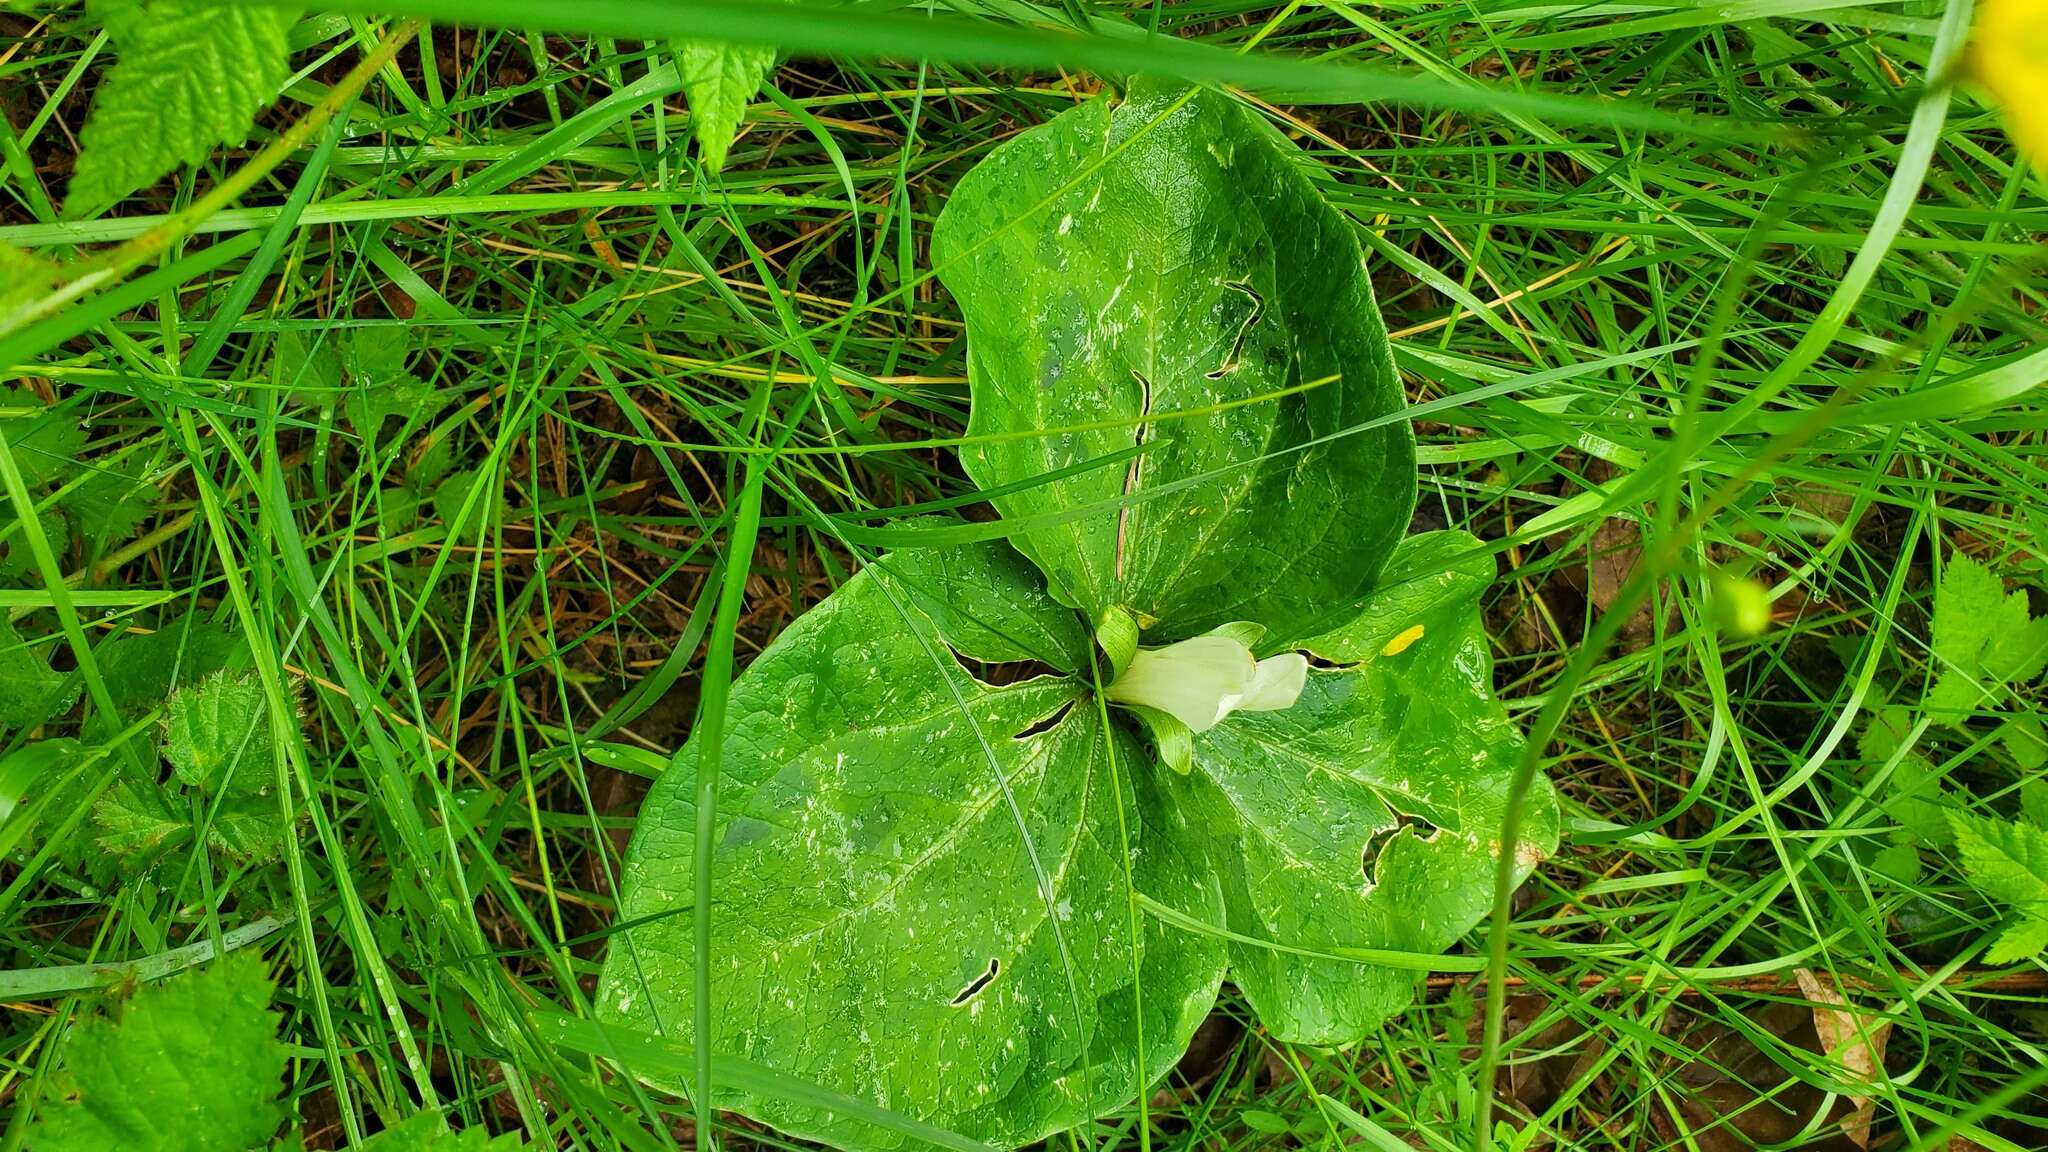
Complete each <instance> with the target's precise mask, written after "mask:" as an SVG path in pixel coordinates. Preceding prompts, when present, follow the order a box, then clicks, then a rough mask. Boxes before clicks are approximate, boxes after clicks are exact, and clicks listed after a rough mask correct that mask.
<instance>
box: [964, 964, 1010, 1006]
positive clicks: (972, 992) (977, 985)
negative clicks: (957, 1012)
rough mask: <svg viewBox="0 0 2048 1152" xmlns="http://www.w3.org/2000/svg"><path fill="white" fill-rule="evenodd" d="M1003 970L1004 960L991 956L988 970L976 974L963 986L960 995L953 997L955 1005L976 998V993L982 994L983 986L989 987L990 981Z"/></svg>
mask: <svg viewBox="0 0 2048 1152" xmlns="http://www.w3.org/2000/svg"><path fill="white" fill-rule="evenodd" d="M1002 971H1003V962H1002V961H1001V960H998V959H996V958H995V957H993V956H991V957H989V958H988V971H986V972H983V973H982V974H981V975H979V976H976V977H975V978H974V979H973V980H971V981H969V982H968V985H967V987H965V988H962V989H961V990H960V993H959V995H957V996H954V997H953V1007H955V1008H958V1007H960V1006H961V1005H962V1004H965V1003H967V1002H968V1001H969V1000H972V999H974V998H975V996H976V995H978V994H980V992H981V990H982V989H983V988H986V987H988V985H989V981H991V980H994V979H995V978H996V977H997V976H1000V975H1002Z"/></svg>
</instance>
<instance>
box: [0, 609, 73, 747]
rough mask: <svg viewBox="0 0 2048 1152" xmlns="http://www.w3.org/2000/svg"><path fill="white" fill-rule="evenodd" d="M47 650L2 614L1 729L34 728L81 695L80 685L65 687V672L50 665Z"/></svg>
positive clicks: (0, 619)
mask: <svg viewBox="0 0 2048 1152" xmlns="http://www.w3.org/2000/svg"><path fill="white" fill-rule="evenodd" d="M48 650H49V649H48V647H47V646H46V645H36V644H31V643H29V642H28V641H26V640H24V639H22V638H21V635H20V634H19V633H17V632H16V631H15V630H14V625H13V624H11V623H9V622H8V621H7V620H6V619H5V618H4V617H0V731H12V730H15V729H21V728H32V727H34V726H35V725H37V724H41V723H42V722H43V721H45V720H48V719H49V718H50V717H52V716H54V715H56V714H58V713H60V712H62V711H64V710H65V709H66V708H69V707H70V706H71V702H72V701H73V700H75V699H77V698H78V689H77V686H76V685H75V684H74V685H73V686H72V687H70V688H66V687H65V686H64V681H65V676H64V674H63V673H62V672H58V671H55V670H54V669H52V668H51V667H50V663H49V660H48V658H47V657H46V656H44V653H45V652H46V651H48Z"/></svg>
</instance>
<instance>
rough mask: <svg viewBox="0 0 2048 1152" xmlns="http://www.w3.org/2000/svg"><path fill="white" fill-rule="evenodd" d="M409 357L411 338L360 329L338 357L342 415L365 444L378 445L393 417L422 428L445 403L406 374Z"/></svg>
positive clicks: (434, 391) (402, 331) (377, 329)
mask: <svg viewBox="0 0 2048 1152" xmlns="http://www.w3.org/2000/svg"><path fill="white" fill-rule="evenodd" d="M411 351H412V338H411V335H410V334H409V333H408V332H407V331H406V330H405V329H402V328H394V327H390V326H385V325H380V326H378V327H374V328H358V329H356V331H355V332H354V333H353V334H352V335H351V336H350V338H349V341H348V344H347V347H346V350H345V351H344V353H343V354H342V356H341V364H342V367H343V369H344V371H345V373H346V377H347V391H346V392H345V393H344V395H343V397H342V405H341V410H342V414H343V415H344V416H346V417H347V418H348V422H349V426H350V427H351V428H354V429H355V432H356V435H357V436H360V437H362V439H363V442H364V443H366V444H369V445H371V446H373V447H374V446H375V445H376V444H377V438H378V435H379V433H380V432H381V431H382V430H383V427H384V422H385V421H387V420H389V419H391V418H392V417H394V416H398V417H404V418H406V419H408V420H416V421H418V422H422V423H424V422H425V421H427V420H431V419H433V417H434V413H436V412H438V411H439V410H440V409H441V408H442V406H443V405H445V404H446V403H447V399H446V397H444V396H443V395H442V394H441V392H440V391H439V390H438V389H436V388H435V387H434V386H433V385H431V384H428V383H427V382H426V381H424V380H421V379H420V378H419V377H417V376H415V375H413V374H412V373H411V372H409V371H407V370H406V361H407V360H408V358H409V357H410V354H411Z"/></svg>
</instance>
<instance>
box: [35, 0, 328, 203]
mask: <svg viewBox="0 0 2048 1152" xmlns="http://www.w3.org/2000/svg"><path fill="white" fill-rule="evenodd" d="M95 10H96V11H97V12H99V13H100V14H102V15H103V16H104V17H105V20H106V25H107V32H108V34H109V35H110V36H111V37H112V39H113V41H114V47H115V49H116V50H117V51H118V53H119V55H118V56H117V57H116V58H115V60H114V65H113V67H112V68H111V69H109V70H108V72H107V78H106V79H105V80H104V81H103V82H102V83H101V85H100V89H99V91H98V92H97V93H95V94H94V96H93V103H92V113H91V115H90V116H88V117H87V119H86V122H85V130H84V132H83V133H82V134H81V137H80V143H81V144H82V146H83V151H81V152H80V153H79V156H78V166H77V168H76V170H75V171H74V172H73V173H72V177H71V189H70V192H69V193H68V194H67V195H66V196H65V200H64V214H65V216H67V217H69V218H71V219H73V220H76V219H80V218H82V217H86V216H91V215H94V214H95V213H98V212H99V211H101V210H102V209H104V208H106V207H108V206H109V205H111V204H113V203H114V202H115V201H117V200H119V199H121V198H122V197H123V196H126V195H128V194H129V193H131V192H134V191H135V190H136V189H138V188H141V187H144V186H145V185H148V184H152V183H155V182H156V181H157V180H158V179H159V178H160V177H162V176H163V175H164V174H165V173H166V172H169V171H171V170H172V169H173V168H176V167H177V166H178V165H180V164H197V163H199V162H200V161H202V160H204V159H206V157H207V156H208V155H210V154H211V153H212V152H213V150H214V149H215V148H216V147H218V146H219V145H221V144H224V143H225V144H239V143H241V142H242V141H243V140H245V139H247V138H248V136H249V130H250V129H251V128H253V127H254V126H255V122H256V114H257V113H258V112H261V111H262V110H263V109H265V108H267V107H269V106H270V102H271V101H273V100H275V99H276V98H277V93H278V90H279V89H281V88H282V87H283V86H284V82H285V78H286V76H287V75H288V64H289V57H290V46H289V44H288V43H287V40H286V34H287V33H289V32H290V31H291V28H292V25H293V24H295V23H297V21H298V16H297V14H296V13H295V12H293V11H291V10H289V9H285V8H271V7H266V6H264V5H260V4H241V3H236V2H234V0H147V2H139V0H107V2H104V3H101V4H99V5H96V6H95Z"/></svg>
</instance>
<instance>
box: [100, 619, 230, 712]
mask: <svg viewBox="0 0 2048 1152" xmlns="http://www.w3.org/2000/svg"><path fill="white" fill-rule="evenodd" d="M248 651H249V646H248V644H246V643H245V642H244V641H243V640H242V639H241V638H240V637H239V636H236V635H235V634H233V633H231V632H229V631H228V630H227V628H226V627H224V626H222V625H220V624H216V623H214V622H213V621H211V620H207V619H205V618H204V617H203V616H201V615H199V614H197V613H187V614H184V615H180V616H174V617H172V618H170V619H168V620H166V621H164V622H163V623H162V624H161V625H159V626H158V627H157V629H156V630H155V631H154V632H148V633H134V632H129V633H123V634H122V635H120V636H117V637H115V638H113V639H112V640H110V641H108V642H107V644H106V645H105V646H104V647H102V648H99V649H97V650H96V652H95V655H96V656H97V658H98V660H99V665H100V676H101V678H102V680H104V682H105V683H106V686H107V697H108V702H109V703H111V704H112V705H113V706H114V710H115V712H116V713H117V714H118V715H116V716H112V717H109V716H104V715H101V714H100V713H98V712H95V713H93V715H92V716H91V717H90V718H89V719H88V721H87V723H86V733H87V735H88V736H90V737H92V738H95V739H106V738H109V737H111V736H112V735H113V734H114V733H115V732H117V731H119V730H120V729H121V728H122V727H124V726H126V725H127V724H129V723H131V722H132V721H134V720H136V719H138V718H140V717H141V716H142V715H144V714H145V713H147V712H148V711H149V710H150V709H152V708H157V707H161V706H163V705H164V704H166V703H167V702H168V701H169V698H170V695H171V692H172V690H173V689H175V688H177V687H178V686H179V685H181V684H194V683H197V682H198V681H200V680H203V679H205V678H206V677H208V676H211V675H213V674H214V673H216V672H219V671H221V670H222V669H224V668H227V667H229V666H231V665H246V664H247V662H248Z"/></svg>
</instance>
